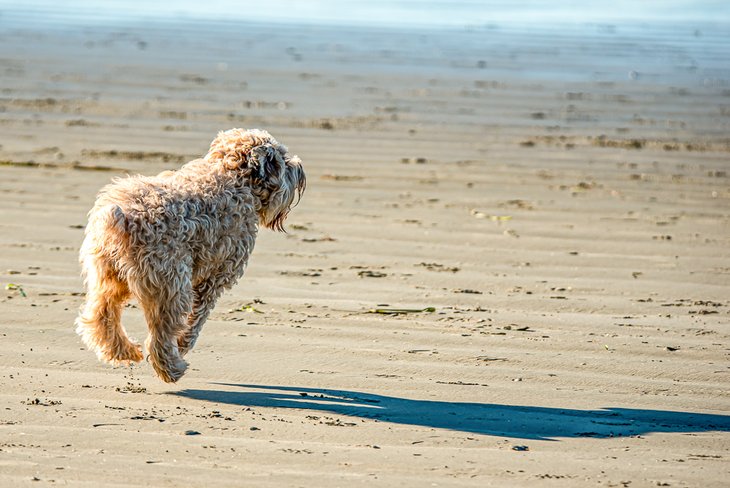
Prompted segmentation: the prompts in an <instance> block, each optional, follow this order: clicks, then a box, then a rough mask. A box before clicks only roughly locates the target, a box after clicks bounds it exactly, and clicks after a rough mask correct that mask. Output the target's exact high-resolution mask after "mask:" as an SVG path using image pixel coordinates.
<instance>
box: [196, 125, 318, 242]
mask: <svg viewBox="0 0 730 488" xmlns="http://www.w3.org/2000/svg"><path fill="white" fill-rule="evenodd" d="M205 159H206V160H208V161H209V162H211V163H212V164H217V165H220V166H221V167H222V168H223V169H224V170H226V171H234V172H237V173H238V174H240V176H241V178H245V179H246V180H247V181H248V183H249V185H250V187H251V191H252V192H253V194H254V195H255V196H256V197H258V199H259V201H260V203H261V205H260V207H259V209H258V211H259V219H260V221H261V223H262V224H263V225H264V226H265V227H268V228H269V229H274V230H279V231H283V230H284V220H286V216H287V215H288V214H289V210H291V208H292V206H293V205H296V203H299V199H300V198H301V196H302V193H304V189H305V187H306V184H307V180H306V177H305V175H304V169H303V168H302V161H301V160H300V159H299V158H298V157H297V156H295V155H292V154H289V151H288V150H287V148H286V146H284V145H283V144H279V143H278V142H277V141H276V139H274V138H273V137H271V135H270V134H269V133H268V132H266V131H265V130H259V129H251V130H246V129H230V130H227V131H223V132H220V133H219V134H218V137H216V138H215V139H214V140H213V142H212V143H211V144H210V150H209V151H208V154H207V155H206V156H205ZM295 198H296V200H297V201H296V202H294V199H295Z"/></svg>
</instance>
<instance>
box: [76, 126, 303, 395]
mask: <svg viewBox="0 0 730 488" xmlns="http://www.w3.org/2000/svg"><path fill="white" fill-rule="evenodd" d="M305 184H306V180H305V176H304V170H303V169H302V166H301V160H300V159H299V158H298V157H297V156H294V155H290V154H289V153H288V152H287V148H286V147H285V146H283V145H281V144H279V143H278V142H277V141H276V140H275V139H274V138H273V137H271V135H269V133H268V132H266V131H263V130H257V129H254V130H244V129H231V130H228V131H225V132H221V133H219V134H218V137H216V138H215V140H214V141H213V142H212V143H211V146H210V151H208V154H206V155H205V157H204V158H202V159H196V160H195V161H191V162H189V163H187V164H186V165H184V166H183V167H182V168H180V169H179V170H177V171H165V172H162V173H160V174H159V175H157V176H131V177H126V178H118V179H115V180H114V181H113V182H112V183H111V184H110V185H107V186H106V187H104V188H103V189H102V190H101V192H100V193H99V195H98V197H97V199H96V203H95V204H94V208H93V209H92V210H91V211H90V212H89V223H88V225H87V226H86V238H85V240H84V243H83V245H82V246H81V253H80V261H81V265H82V268H83V271H82V273H83V276H84V277H85V282H86V286H87V293H86V303H85V305H84V306H83V308H82V310H81V313H80V315H79V317H78V319H77V320H76V325H77V329H76V330H77V332H78V333H79V334H80V335H81V337H82V338H83V341H84V343H85V344H86V345H87V346H88V347H89V349H91V350H93V351H95V352H96V354H97V356H98V357H99V359H101V360H103V361H108V362H110V363H112V364H128V363H130V362H138V361H141V360H142V359H143V356H142V350H141V347H140V345H139V344H135V343H133V342H132V341H130V339H129V337H128V336H127V333H126V331H125V330H124V327H122V324H121V320H120V319H121V314H122V307H123V306H124V304H125V303H126V302H127V300H129V299H130V298H131V297H132V296H134V297H135V298H136V299H137V300H138V301H139V303H140V305H141V307H142V309H143V310H144V314H145V318H146V320H147V325H148V326H149V332H150V334H149V337H148V338H147V341H146V343H145V346H146V348H147V352H148V354H149V361H150V362H151V363H152V366H153V367H154V369H155V371H156V372H157V374H158V375H159V376H160V378H161V379H162V380H163V381H166V382H174V381H177V380H178V379H180V377H181V376H182V375H183V374H184V373H185V369H186V367H187V363H186V362H185V361H184V360H183V359H182V357H183V356H184V355H185V353H186V352H188V351H189V350H190V349H191V348H192V347H193V345H194V344H195V341H196V339H197V338H198V334H200V330H201V328H202V327H203V324H204V323H205V321H206V319H207V318H208V314H209V313H210V311H211V310H212V308H213V306H214V305H215V302H216V300H217V299H218V297H219V296H220V295H221V293H222V292H223V290H224V289H228V288H230V287H231V286H233V285H234V284H235V283H236V281H237V280H238V279H239V278H240V277H241V276H242V275H243V272H244V270H245V268H246V264H247V262H248V258H249V255H250V254H251V251H253V247H254V242H255V240H256V233H257V231H258V227H259V225H264V226H265V227H268V228H270V229H275V230H280V231H281V230H283V223H284V220H285V219H286V216H287V214H288V213H289V210H290V209H291V207H292V204H293V200H294V198H295V197H296V196H298V197H301V194H302V192H303V191H304V188H305Z"/></svg>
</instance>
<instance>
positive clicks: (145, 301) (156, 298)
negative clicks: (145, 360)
mask: <svg viewBox="0 0 730 488" xmlns="http://www.w3.org/2000/svg"><path fill="white" fill-rule="evenodd" d="M184 268H186V266H184V265H180V266H178V268H177V270H168V271H167V272H166V273H165V276H158V277H156V278H155V279H149V277H148V278H147V279H145V280H144V283H143V284H142V286H137V284H135V290H134V291H135V294H136V295H137V298H138V299H139V301H140V304H141V305H142V309H143V310H144V314H145V318H146V319H147V325H148V327H149V331H150V335H149V337H148V338H147V341H146V343H145V345H146V347H147V353H148V354H149V361H150V363H151V364H152V367H153V368H154V369H155V372H156V373H157V375H158V376H159V377H160V378H161V379H162V380H163V381H165V382H167V383H174V382H176V381H177V380H179V379H180V378H181V377H182V375H184V374H185V370H186V369H187V366H188V364H187V363H186V362H185V361H184V360H183V359H182V358H181V357H180V352H179V349H178V343H177V338H178V336H179V335H180V334H181V333H182V331H183V330H184V329H185V327H186V321H187V317H188V316H189V314H190V312H191V310H192V285H191V284H190V279H189V273H187V272H186V271H185V269H184ZM173 275H174V276H173Z"/></svg>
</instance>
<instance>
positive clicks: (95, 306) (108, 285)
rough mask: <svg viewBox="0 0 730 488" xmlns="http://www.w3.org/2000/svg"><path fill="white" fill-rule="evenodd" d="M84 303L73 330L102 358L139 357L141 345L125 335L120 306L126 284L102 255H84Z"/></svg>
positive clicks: (120, 360)
mask: <svg viewBox="0 0 730 488" xmlns="http://www.w3.org/2000/svg"><path fill="white" fill-rule="evenodd" d="M84 272H85V275H86V287H87V292H86V303H85V304H84V308H83V310H82V311H81V313H80V314H79V317H78V318H77V319H76V332H77V333H78V334H79V335H80V336H81V338H82V340H83V341H84V344H86V346H87V347H88V348H89V349H90V350H92V351H94V352H96V355H97V356H98V357H99V359H101V360H102V361H107V362H110V363H112V364H129V363H131V362H139V361H141V360H142V358H143V356H142V348H141V347H140V345H139V344H135V343H133V342H132V341H130V339H129V337H127V333H126V331H125V330H124V327H123V326H122V322H121V318H122V308H123V307H124V304H125V303H126V302H127V300H129V297H130V292H129V288H128V287H127V284H126V283H125V282H124V281H122V280H120V279H119V277H118V276H117V274H116V272H115V271H114V269H113V268H112V267H111V265H110V264H109V263H108V262H107V261H106V260H105V258H104V257H102V256H98V255H93V254H92V255H87V256H86V257H85V258H84Z"/></svg>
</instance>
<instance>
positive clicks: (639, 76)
mask: <svg viewBox="0 0 730 488" xmlns="http://www.w3.org/2000/svg"><path fill="white" fill-rule="evenodd" d="M4 27H5V28H4V29H2V30H0V46H2V52H1V54H0V73H1V75H0V77H1V78H0V79H2V86H1V87H0V90H1V92H0V284H1V285H2V287H3V289H2V293H1V294H0V311H1V313H2V317H1V318H0V324H1V329H2V330H1V334H2V339H1V340H0V405H2V407H3V408H2V409H0V485H1V486H31V485H32V486H41V485H49V486H61V485H72V486H95V487H96V486H256V487H268V486H281V487H284V486H286V487H290V486H321V487H336V486H419V487H421V486H473V487H477V486H478V487H484V486H561V487H562V486H576V487H583V486H618V487H621V486H630V487H631V488H635V487H643V486H704V487H711V486H716V487H719V486H727V484H726V483H727V480H728V479H730V464H728V448H730V433H729V432H730V413H729V410H730V394H729V391H728V385H729V384H730V383H729V381H728V380H729V376H730V368H729V366H728V364H729V363H728V351H729V349H728V338H729V337H730V327H729V326H730V294H729V292H730V259H729V258H730V246H729V244H730V184H729V183H730V180H729V179H728V177H729V176H730V165H729V164H728V157H729V156H730V140H729V139H728V133H729V132H728V131H729V129H730V119H729V118H728V115H729V114H730V112H729V110H730V108H729V107H730V73H729V72H728V69H727V68H728V66H730V60H729V59H728V54H727V53H728V52H730V49H728V47H729V46H730V36H728V32H730V31H729V30H727V29H724V28H722V25H719V26H712V25H709V26H707V25H697V26H694V25H687V24H682V25H681V26H680V27H677V26H672V25H656V26H651V28H648V27H647V26H646V25H632V24H628V23H627V24H626V25H619V26H613V25H594V26H576V25H568V26H564V27H561V28H555V27H553V28H547V27H533V28H526V27H519V26H510V25H501V24H500V25H493V26H486V27H473V28H470V29H460V30H459V29H456V30H438V29H435V28H434V29H430V30H429V29H421V30H418V29H412V30H408V29H402V30H396V29H385V28H383V29H379V28H375V27H372V28H367V27H358V28H352V29H350V28H344V27H343V28H337V27H326V28H316V27H313V26H302V27H300V28H295V27H293V26H282V25H267V24H239V23H235V22H230V23H210V24H195V23H183V22H167V23H165V22H162V23H147V24H142V25H124V24H119V25H111V24H110V25H99V26H96V27H93V26H89V25H80V26H78V25H77V26H74V25H69V24H52V23H51V24H38V25H31V24H28V25H26V26H24V27H20V26H19V25H10V26H8V25H7V24H5V25H4ZM230 127H261V128H266V129H268V130H269V131H270V132H271V133H272V134H274V136H275V137H277V138H278V139H279V140H280V141H282V142H284V143H286V144H287V145H288V146H289V147H290V148H291V149H292V151H293V152H295V153H297V154H298V155H299V156H300V157H301V158H302V160H303V161H304V164H305V168H306V171H307V175H308V181H309V186H308V190H307V192H306V194H305V195H304V198H303V200H302V202H301V204H300V205H299V206H298V207H297V208H296V209H295V210H294V211H293V212H292V214H291V216H290V219H289V221H288V233H287V234H277V233H272V232H269V231H264V232H262V233H261V235H260V237H259V240H258V242H257V247H256V250H255V252H254V255H253V258H252V260H251V262H250V266H249V269H248V271H247V273H246V276H245V277H244V279H243V280H242V281H241V282H240V283H239V284H238V285H237V286H236V287H235V288H234V289H233V290H232V291H231V292H229V293H227V294H226V295H224V297H223V298H222V299H221V301H220V303H219V305H218V307H217V308H216V310H215V311H214V313H213V314H212V316H211V318H210V320H209V322H208V324H207V325H206V327H205V329H204V330H203V333H202V336H201V338H200V340H199V342H198V345H197V347H196V348H195V350H194V351H193V352H191V353H190V355H189V356H188V359H189V361H190V364H191V366H190V369H189V371H188V374H187V375H186V376H185V377H184V378H183V379H182V380H181V381H180V382H179V383H178V384H174V385H168V384H164V383H162V382H161V381H159V380H158V379H157V378H156V377H155V376H154V374H153V372H152V370H151V368H150V366H149V365H148V364H144V363H143V364H141V365H138V366H135V367H132V368H126V367H119V368H112V367H110V366H107V365H103V364H101V363H99V362H97V360H96V358H95V356H94V355H93V354H92V353H91V352H89V351H87V350H85V348H84V347H83V345H82V344H81V342H80V340H79V338H78V337H77V336H76V335H75V333H74V331H73V321H74V318H75V315H76V312H77V309H78V307H79V305H80V304H81V302H82V300H83V286H82V282H81V279H80V277H79V266H78V264H77V253H78V247H79V245H80V243H81V240H82V236H83V226H84V224H85V216H86V212H87V211H88V210H89V209H90V208H91V205H92V203H93V200H94V197H95V193H96V191H97V190H98V189H99V188H100V187H101V186H103V185H104V184H106V183H107V182H108V181H109V180H110V179H111V178H112V177H115V176H121V175H124V174H127V173H137V172H141V173H145V174H152V173H156V172H158V171H161V170H163V169H167V168H175V167H177V166H179V165H180V164H181V163H182V162H184V161H187V160H189V159H192V158H194V157H197V156H199V155H201V154H203V153H204V152H205V151H206V149H207V146H208V144H209V142H210V140H211V139H212V138H213V136H214V135H215V134H216V132H217V131H218V130H221V129H226V128H230ZM394 308H395V309H407V310H408V312H407V313H400V314H396V313H390V314H387V313H377V311H378V310H380V311H387V310H388V309H394ZM374 311H375V313H374ZM124 323H125V326H126V328H127V330H128V331H129V332H130V334H131V335H132V336H133V337H136V338H138V339H143V338H144V336H145V334H146V331H145V328H146V326H145V324H144V321H143V318H142V314H141V312H140V310H139V308H138V307H137V306H136V304H135V303H132V304H131V305H130V306H129V307H128V308H127V309H126V311H125V315H124Z"/></svg>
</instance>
